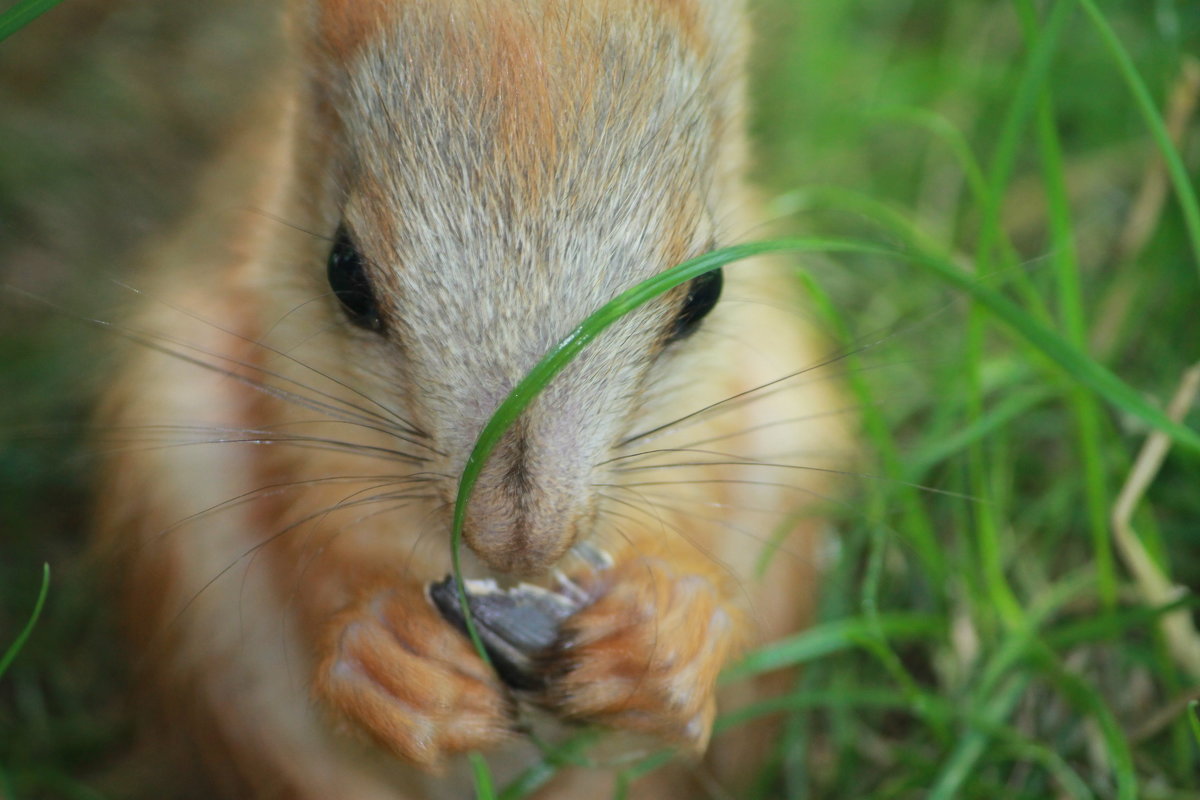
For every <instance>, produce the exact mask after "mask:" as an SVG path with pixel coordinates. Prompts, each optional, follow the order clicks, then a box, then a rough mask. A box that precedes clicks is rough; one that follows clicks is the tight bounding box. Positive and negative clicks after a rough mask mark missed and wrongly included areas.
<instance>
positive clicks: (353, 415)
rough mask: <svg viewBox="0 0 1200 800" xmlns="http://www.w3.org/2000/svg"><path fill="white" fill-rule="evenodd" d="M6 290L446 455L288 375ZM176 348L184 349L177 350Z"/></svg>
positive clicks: (367, 411)
mask: <svg viewBox="0 0 1200 800" xmlns="http://www.w3.org/2000/svg"><path fill="white" fill-rule="evenodd" d="M3 288H5V289H7V290H8V291H10V292H12V293H15V294H17V295H19V296H21V297H25V298H26V299H29V300H31V301H33V302H37V303H39V304H42V305H45V306H47V307H49V308H52V309H54V310H55V311H57V312H59V313H62V314H66V315H68V316H71V317H72V318H74V319H77V320H80V321H82V322H86V323H88V324H90V325H93V326H96V327H99V328H101V329H103V330H106V331H109V332H111V333H115V334H117V335H119V336H122V337H124V338H125V339H127V340H129V341H131V342H133V343H135V344H138V345H140V346H142V347H146V348H147V349H150V350H153V351H155V352H158V353H162V354H163V355H167V356H170V357H172V358H175V359H178V360H180V361H183V362H184V363H187V364H192V365H193V366H197V367H200V368H202V369H206V370H208V371H210V372H214V373H216V374H218V375H222V376H225V377H227V378H230V379H232V380H235V381H237V382H239V383H241V384H243V385H246V386H249V387H251V388H252V389H254V390H255V391H259V392H262V393H264V394H267V395H269V396H271V397H275V398H277V399H280V400H283V401H285V402H289V403H292V404H294V405H297V406H300V407H303V408H307V409H309V410H310V411H317V412H319V413H324V414H328V415H329V416H330V417H331V418H333V419H339V420H341V421H343V422H347V423H350V424H358V425H361V426H362V427H363V428H366V429H368V430H374V431H376V432H378V433H382V434H384V435H387V436H390V437H392V438H395V439H399V440H401V441H404V442H407V443H408V444H412V445H414V446H416V447H421V448H424V449H426V450H429V451H430V452H433V453H435V454H437V455H445V454H444V453H441V452H440V451H438V450H436V449H435V448H433V447H432V446H431V445H429V444H428V443H427V442H423V441H420V440H419V439H416V438H413V437H414V436H424V435H425V434H422V433H419V432H410V431H408V430H407V428H406V427H399V428H398V427H396V426H394V425H393V423H392V422H391V421H390V420H388V419H387V418H386V417H384V416H383V415H382V414H379V413H378V412H375V411H371V410H370V409H365V408H362V407H360V406H357V405H355V404H354V403H351V402H350V401H348V400H346V399H345V398H341V397H337V396H336V395H332V394H329V393H328V392H323V391H321V390H319V389H314V388H313V387H311V386H308V385H306V384H304V383H302V382H300V381H297V380H295V379H293V378H289V377H287V376H286V375H281V374H279V373H276V372H272V371H271V370H268V369H266V368H265V367H262V366H259V365H257V364H252V363H247V362H244V361H241V360H239V359H236V358H233V357H231V356H226V355H222V354H220V353H213V352H211V351H208V350H205V349H204V348H202V347H198V346H196V345H193V344H190V343H188V342H183V341H179V340H177V339H173V338H171V337H168V336H164V335H162V334H155V333H150V332H146V331H137V330H134V329H132V328H127V327H124V326H121V325H117V324H116V323H113V322H109V321H107V320H102V319H96V318H93V317H87V316H82V315H78V314H72V313H71V312H69V311H67V310H66V309H63V308H60V307H58V306H55V305H54V304H52V303H50V302H49V301H47V300H45V299H43V298H40V297H38V296H37V295H33V294H30V293H28V292H24V291H22V290H20V289H15V288H13V287H3ZM164 342H165V343H169V345H173V347H172V346H168V344H164ZM175 348H180V349H175ZM185 351H191V352H192V353H199V354H201V355H203V356H207V357H208V358H211V359H215V360H216V361H223V362H225V363H228V364H232V365H236V366H239V367H243V368H244V369H246V370H249V371H251V372H257V373H260V374H262V375H265V376H267V377H270V378H274V379H276V380H279V381H282V382H283V383H285V384H289V385H292V386H297V387H300V388H301V389H303V390H305V391H307V392H311V393H312V394H313V395H316V396H317V397H323V398H325V399H326V400H328V401H331V402H325V401H322V400H319V399H317V397H313V396H310V395H307V394H304V393H303V392H297V391H295V390H291V389H286V388H283V387H281V386H277V385H273V384H269V383H266V382H265V381H263V380H259V379H256V378H253V377H251V376H249V375H244V374H241V373H238V372H234V371H233V370H231V369H227V368H225V367H222V366H220V365H218V364H216V363H213V362H209V361H205V360H204V359H202V358H199V357H197V356H195V355H189V354H188V352H185ZM380 425H382V426H383V427H379V426H380Z"/></svg>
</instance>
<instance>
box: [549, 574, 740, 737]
mask: <svg viewBox="0 0 1200 800" xmlns="http://www.w3.org/2000/svg"><path fill="white" fill-rule="evenodd" d="M593 580H594V582H593V584H592V585H591V586H590V587H587V588H588V590H589V593H591V594H593V596H595V597H596V599H595V600H594V602H592V603H591V604H590V605H588V606H587V607H586V608H584V609H583V610H581V611H579V612H578V613H576V614H575V615H573V616H572V617H571V618H570V619H568V620H567V621H566V623H565V624H564V625H563V627H562V632H561V634H560V637H559V640H558V642H557V643H556V644H555V645H554V646H553V647H552V648H550V650H548V651H547V652H546V653H545V654H543V669H544V670H545V674H546V675H547V677H548V679H549V687H548V688H547V690H546V691H545V693H544V694H543V696H542V697H541V698H540V702H541V704H542V705H545V706H546V707H548V708H549V709H550V710H552V711H554V712H555V713H556V714H558V715H559V716H562V717H564V718H566V719H572V720H578V721H581V722H589V723H596V724H600V725H603V726H605V727H610V728H618V729H623V730H629V731H635V732H638V733H644V734H649V735H651V736H654V737H657V738H660V739H663V740H665V741H667V742H669V743H671V744H674V745H677V746H680V747H682V748H685V749H688V750H691V751H692V752H694V753H696V754H700V753H702V752H703V751H704V748H705V746H706V745H707V743H708V738H709V735H710V733H711V730H712V721H713V716H714V714H715V712H716V701H715V697H714V687H715V684H716V679H717V674H718V673H719V672H720V670H721V668H722V667H723V666H724V664H725V662H726V660H727V658H728V657H729V655H730V651H731V648H732V644H733V640H734V627H735V626H734V619H733V617H732V613H733V612H732V611H731V610H730V609H729V608H728V606H727V605H726V603H725V602H723V600H722V594H721V592H720V591H719V589H718V587H717V586H716V585H715V584H714V582H713V581H712V580H710V579H708V578H705V577H701V576H698V575H686V574H678V573H677V572H676V571H675V570H674V569H673V568H672V566H671V564H670V563H668V562H667V561H665V560H663V559H658V558H637V559H634V560H632V561H629V562H626V563H623V564H620V565H618V566H616V567H613V568H612V569H609V570H604V571H603V572H600V573H597V574H596V575H595V576H594V577H593Z"/></svg>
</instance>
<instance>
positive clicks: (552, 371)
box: [451, 238, 1200, 663]
mask: <svg viewBox="0 0 1200 800" xmlns="http://www.w3.org/2000/svg"><path fill="white" fill-rule="evenodd" d="M782 252H823V253H847V254H859V255H871V256H878V257H883V258H892V259H897V260H900V261H908V262H909V263H911V264H913V265H916V266H920V267H923V268H925V269H926V270H927V271H929V272H931V273H933V275H934V276H935V277H937V278H938V279H939V280H941V281H942V282H944V283H946V284H949V285H950V286H953V287H954V288H956V289H958V290H960V291H963V292H965V293H966V294H968V295H970V296H971V297H972V298H973V299H974V300H976V301H977V302H978V303H979V304H980V305H981V306H983V307H984V308H986V309H987V310H988V311H989V312H990V313H991V314H992V315H993V316H994V317H996V318H998V319H999V320H1001V321H1002V322H1004V323H1005V324H1006V325H1007V326H1008V327H1009V328H1011V329H1012V330H1013V331H1014V332H1016V333H1017V334H1018V335H1019V336H1020V337H1021V338H1023V339H1025V340H1026V341H1027V342H1029V343H1030V344H1032V345H1033V346H1034V348H1036V349H1037V350H1038V351H1040V352H1041V353H1042V354H1043V355H1044V356H1046V357H1047V358H1049V359H1050V360H1051V361H1053V362H1054V363H1056V364H1057V365H1058V366H1059V367H1060V368H1062V369H1063V371H1064V372H1066V373H1067V374H1068V375H1070V376H1071V377H1072V378H1074V379H1075V380H1076V381H1078V382H1079V383H1081V384H1082V385H1084V386H1087V387H1088V388H1090V389H1092V390H1093V391H1094V392H1096V393H1097V394H1099V395H1100V396H1101V397H1103V398H1104V399H1105V400H1107V401H1108V402H1109V403H1110V404H1112V405H1113V406H1115V407H1116V408H1118V409H1120V410H1122V411H1124V412H1126V413H1128V414H1131V415H1133V416H1136V417H1138V418H1140V419H1142V420H1144V421H1145V422H1147V423H1149V424H1150V425H1151V426H1153V427H1154V428H1156V429H1158V430H1160V431H1163V432H1164V433H1166V434H1167V435H1168V436H1170V437H1171V438H1172V439H1173V440H1174V441H1175V442H1177V443H1178V444H1179V445H1181V446H1182V447H1184V448H1186V449H1188V450H1191V451H1194V452H1200V433H1197V432H1196V431H1194V430H1192V429H1191V428H1188V427H1187V426H1185V425H1182V424H1180V423H1178V422H1175V421H1174V420H1172V419H1171V418H1170V417H1168V416H1167V415H1166V414H1165V413H1164V412H1163V411H1162V410H1161V409H1159V408H1157V407H1155V406H1154V405H1152V404H1151V403H1150V402H1148V401H1147V400H1146V399H1144V398H1143V397H1142V395H1141V393H1139V392H1138V391H1136V390H1135V389H1133V388H1132V387H1131V386H1129V385H1128V384H1127V383H1125V382H1124V381H1122V380H1121V379H1120V378H1118V377H1117V376H1116V375H1115V374H1113V373H1112V372H1110V371H1109V370H1108V369H1107V368H1105V367H1104V366H1102V365H1101V364H1099V363H1097V362H1096V361H1094V360H1092V359H1091V358H1090V357H1088V356H1087V355H1086V354H1084V353H1083V352H1081V351H1080V350H1079V349H1078V348H1077V347H1075V346H1074V345H1072V344H1070V343H1069V342H1068V341H1066V340H1065V339H1064V338H1063V337H1061V336H1060V335H1058V334H1056V333H1055V332H1054V331H1052V330H1050V329H1049V328H1047V327H1046V326H1045V325H1043V324H1042V323H1040V322H1038V321H1037V320H1036V319H1034V318H1033V317H1032V316H1031V315H1030V314H1028V313H1026V312H1025V311H1024V310H1023V309H1021V308H1020V306H1018V305H1017V304H1016V303H1014V302H1013V301H1011V300H1009V299H1008V298H1007V297H1005V296H1004V295H1002V294H1000V293H999V292H997V291H995V290H993V289H991V288H989V287H987V286H985V285H983V284H982V283H980V282H979V281H978V280H977V279H976V278H975V277H974V276H973V275H971V274H969V273H967V272H965V271H964V270H962V269H961V268H960V267H958V266H957V265H956V264H954V263H953V262H951V261H949V260H948V259H945V258H941V257H938V256H935V255H931V254H928V253H912V252H904V251H900V250H896V249H894V248H890V247H886V246H882V245H875V244H870V243H865V242H859V241H854V240H846V239H822V238H796V239H776V240H772V241H766V242H754V243H750V244H741V245H734V246H732V247H726V248H722V249H720V250H714V251H712V252H710V253H705V254H704V255H702V256H698V257H696V258H693V259H691V260H689V261H685V262H684V263H682V264H679V265H677V266H675V267H672V268H671V269H669V270H666V271H665V272H662V273H659V274H658V275H655V276H653V277H651V278H649V279H647V280H645V281H643V282H642V283H639V284H638V285H636V286H634V287H633V288H631V289H629V290H627V291H625V292H623V293H622V294H620V295H618V296H617V297H616V298H614V299H613V300H611V301H609V302H608V303H607V304H605V305H604V306H603V307H601V308H600V309H599V310H598V311H596V312H595V313H593V314H592V315H591V316H590V317H588V318H587V319H585V320H584V321H583V322H581V323H580V324H579V325H578V327H576V328H575V329H574V330H573V331H571V332H570V333H569V334H567V336H566V337H564V338H563V339H562V340H561V341H560V342H558V344H556V345H555V346H554V347H553V348H552V349H551V350H550V352H548V353H547V354H546V355H545V356H544V357H543V358H542V360H541V361H539V362H538V363H537V364H536V365H535V366H534V367H533V369H531V370H530V371H529V373H528V374H527V375H526V376H525V377H524V378H522V379H521V381H520V382H519V383H518V384H517V385H516V387H514V388H513V390H512V391H511V392H510V393H509V394H508V396H507V397H506V398H505V399H504V401H503V402H502V403H501V404H500V406H499V408H497V409H496V412H495V413H494V414H493V415H492V417H491V419H490V420H488V422H487V424H486V425H484V427H483V430H482V431H481V432H480V434H479V438H478V439H477V440H476V442H475V447H474V448H473V449H472V451H471V454H470V455H469V456H468V457H467V462H466V466H465V467H464V468H463V473H462V476H461V478H460V479H459V484H458V494H457V497H456V499H455V506H454V521H453V526H452V528H451V560H452V563H453V570H454V574H455V576H456V579H457V583H458V591H459V601H460V603H461V604H462V607H463V608H464V609H465V610H466V612H467V613H466V614H464V618H465V620H466V623H467V625H466V627H467V633H468V635H469V637H470V639H471V642H472V644H473V645H474V647H475V649H476V651H477V652H478V653H479V655H480V657H481V658H483V659H484V660H485V663H490V661H488V660H487V654H486V653H485V652H484V648H483V642H482V640H481V639H480V638H479V633H478V631H477V630H476V628H475V622H474V619H473V618H472V614H471V613H470V599H469V598H468V597H467V596H466V591H465V589H464V583H463V576H462V558H461V553H460V550H461V544H462V530H463V523H464V521H465V519H466V510H467V500H468V499H469V498H470V495H471V491H472V489H473V488H474V487H475V482H476V481H477V480H478V478H479V474H480V472H481V471H482V469H483V465H484V463H485V462H486V461H487V458H488V456H489V455H491V452H492V450H493V449H495V447H496V445H497V444H498V443H499V442H500V439H501V438H502V437H503V435H504V432H505V431H506V430H508V427H509V426H510V425H512V424H513V422H515V421H516V419H517V417H519V416H520V415H521V413H522V412H523V411H524V410H525V409H526V408H527V407H528V406H529V404H530V403H532V402H533V399H534V398H535V397H536V396H537V394H538V392H540V391H541V390H542V389H543V388H545V386H546V385H547V384H549V382H550V381H551V380H552V379H553V378H554V376H555V375H557V374H558V373H559V372H561V371H562V370H563V369H564V368H566V366H567V365H568V364H570V363H571V361H572V360H573V359H574V358H575V356H576V355H578V354H579V352H580V351H582V350H583V349H584V348H585V347H587V345H588V344H589V343H590V342H591V341H592V340H594V339H595V338H596V337H597V336H599V335H600V334H601V333H603V332H604V331H605V330H606V329H607V328H608V327H609V326H610V325H612V324H613V323H615V322H616V321H617V320H618V319H620V318H621V317H622V316H624V315H625V314H627V313H629V312H630V311H632V310H634V309H635V308H638V307H639V306H642V305H644V304H645V303H647V302H649V301H650V300H652V299H654V298H656V297H658V296H659V295H661V294H663V293H664V292H667V291H669V290H671V289H673V288H674V287H676V286H679V285H680V284H683V283H686V282H687V281H690V280H692V279H694V278H696V277H698V276H700V275H703V274H704V273H706V272H709V271H711V270H714V269H717V268H719V267H723V266H725V265H727V264H730V263H733V262H735V261H740V260H742V259H745V258H750V257H752V256H758V255H765V254H768V253H782Z"/></svg>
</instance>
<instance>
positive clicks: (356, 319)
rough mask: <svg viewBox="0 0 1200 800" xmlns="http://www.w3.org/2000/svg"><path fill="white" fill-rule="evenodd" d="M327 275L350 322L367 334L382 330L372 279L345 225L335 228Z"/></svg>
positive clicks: (381, 320) (381, 319)
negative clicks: (363, 329) (335, 233)
mask: <svg viewBox="0 0 1200 800" xmlns="http://www.w3.org/2000/svg"><path fill="white" fill-rule="evenodd" d="M327 274H328V277H329V286H330V288H332V289H333V293H334V294H335V295H336V296H337V299H338V300H339V301H340V302H341V304H342V310H343V311H345V312H346V316H347V317H348V318H349V319H350V321H351V322H353V323H354V324H355V325H357V326H358V327H360V328H366V329H367V330H369V331H380V330H383V318H382V317H380V316H379V305H378V304H377V303H376V302H375V292H374V291H373V290H372V289H371V280H370V279H369V278H368V277H367V271H366V269H365V268H364V266H363V260H362V256H361V255H359V252H358V249H357V248H356V247H355V246H354V242H353V241H351V239H350V233H349V232H348V231H347V230H346V226H345V225H341V226H339V227H338V230H337V235H336V236H335V237H334V240H333V249H332V250H330V251H329V266H328V269H327Z"/></svg>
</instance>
